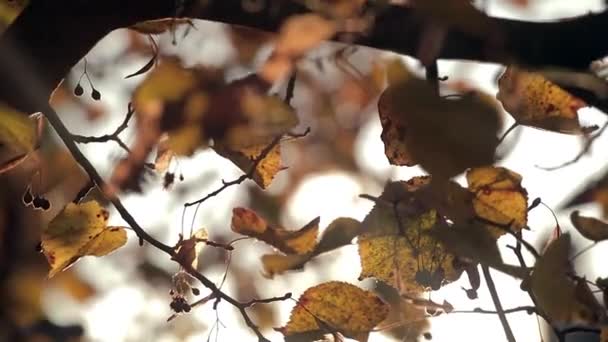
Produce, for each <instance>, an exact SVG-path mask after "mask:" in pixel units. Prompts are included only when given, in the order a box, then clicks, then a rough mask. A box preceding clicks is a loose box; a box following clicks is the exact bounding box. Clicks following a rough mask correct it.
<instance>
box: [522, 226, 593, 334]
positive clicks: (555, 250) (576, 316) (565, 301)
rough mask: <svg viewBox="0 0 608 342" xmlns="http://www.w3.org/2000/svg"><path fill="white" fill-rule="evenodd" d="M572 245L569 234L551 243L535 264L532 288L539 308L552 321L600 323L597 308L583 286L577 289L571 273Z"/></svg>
mask: <svg viewBox="0 0 608 342" xmlns="http://www.w3.org/2000/svg"><path fill="white" fill-rule="evenodd" d="M570 246H571V244H570V235H569V234H567V233H565V234H562V235H561V236H560V237H559V238H558V239H557V240H554V241H553V242H552V243H551V244H549V246H548V247H547V249H546V251H545V253H544V254H543V255H542V256H541V257H540V258H539V259H538V260H537V261H536V264H535V265H534V272H532V277H531V279H530V286H531V290H532V292H533V293H534V296H535V298H536V302H537V304H538V306H539V308H540V309H541V310H542V311H543V312H544V313H545V314H547V316H549V318H550V319H551V320H553V321H555V322H561V323H584V324H590V323H593V324H595V323H597V322H596V321H594V320H595V319H597V317H599V316H598V313H597V312H596V308H595V307H594V306H593V305H589V303H588V302H586V301H585V300H584V299H583V298H582V297H581V295H580V289H578V290H577V284H576V283H575V282H574V281H573V279H572V277H571V276H570V274H571V273H572V267H571V265H570V261H569V259H568V258H569V254H570ZM579 286H580V285H579ZM556 298H559V300H556Z"/></svg>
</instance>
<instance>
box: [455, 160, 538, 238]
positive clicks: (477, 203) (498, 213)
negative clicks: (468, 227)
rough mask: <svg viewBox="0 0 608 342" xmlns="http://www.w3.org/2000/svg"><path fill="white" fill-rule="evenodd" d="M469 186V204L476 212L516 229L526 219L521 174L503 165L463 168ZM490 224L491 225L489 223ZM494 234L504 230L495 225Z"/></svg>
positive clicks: (525, 200)
mask: <svg viewBox="0 0 608 342" xmlns="http://www.w3.org/2000/svg"><path fill="white" fill-rule="evenodd" d="M466 176H467V182H468V183H469V190H470V191H471V192H473V193H474V194H475V198H474V199H473V207H474V208H475V212H476V213H477V216H478V217H480V218H482V219H485V220H487V221H490V222H495V223H497V224H500V225H510V228H511V229H512V230H515V231H518V230H521V229H522V228H523V227H525V226H526V225H527V222H528V193H527V192H526V189H524V188H523V187H522V186H521V176H520V175H519V174H517V173H515V172H513V171H511V170H509V169H506V168H504V167H493V166H489V167H480V168H474V169H470V170H469V171H467V175H466ZM490 227H492V225H490ZM490 232H491V234H492V235H493V236H495V237H496V238H498V237H500V236H502V235H503V234H505V231H504V230H501V229H498V228H496V227H494V228H491V229H490Z"/></svg>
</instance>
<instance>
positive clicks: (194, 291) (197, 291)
mask: <svg viewBox="0 0 608 342" xmlns="http://www.w3.org/2000/svg"><path fill="white" fill-rule="evenodd" d="M192 294H193V295H195V296H198V295H199V294H201V291H200V290H199V289H197V288H196V287H193V288H192Z"/></svg>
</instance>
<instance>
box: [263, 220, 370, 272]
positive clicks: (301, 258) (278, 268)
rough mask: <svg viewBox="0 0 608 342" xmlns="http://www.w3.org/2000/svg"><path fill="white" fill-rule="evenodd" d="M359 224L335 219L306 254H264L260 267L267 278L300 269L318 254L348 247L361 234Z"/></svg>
mask: <svg viewBox="0 0 608 342" xmlns="http://www.w3.org/2000/svg"><path fill="white" fill-rule="evenodd" d="M361 227H362V226H361V223H360V222H359V221H357V220H355V219H352V218H347V217H341V218H337V219H335V220H334V221H333V222H332V223H330V224H329V226H327V228H325V230H324V231H323V234H322V235H321V239H320V240H319V243H318V244H317V245H316V246H315V247H314V249H313V250H312V251H310V252H308V253H306V254H266V255H264V256H262V265H263V266H264V273H265V275H266V276H267V277H272V276H274V275H275V274H281V273H284V272H285V271H289V270H295V269H299V268H302V267H303V266H304V264H305V263H307V262H308V261H310V260H311V259H312V258H314V257H316V256H317V255H319V254H322V253H326V252H329V251H332V250H334V249H337V248H340V247H342V246H346V245H349V244H350V243H351V242H352V240H353V239H354V238H355V237H357V236H358V235H359V234H360V233H361Z"/></svg>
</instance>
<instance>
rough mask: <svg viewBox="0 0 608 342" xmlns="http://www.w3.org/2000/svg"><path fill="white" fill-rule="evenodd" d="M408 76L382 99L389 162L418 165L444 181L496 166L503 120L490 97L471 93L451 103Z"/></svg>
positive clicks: (384, 132)
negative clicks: (499, 133)
mask: <svg viewBox="0 0 608 342" xmlns="http://www.w3.org/2000/svg"><path fill="white" fill-rule="evenodd" d="M407 72H408V71H407V70H406V71H405V76H404V77H402V80H401V81H399V82H396V83H393V84H391V85H390V86H389V87H388V88H387V89H386V90H385V91H384V92H383V93H382V95H381V96H380V99H379V100H378V110H379V115H380V120H381V123H382V126H383V127H382V128H383V133H382V138H383V141H384V144H385V153H386V155H387V157H388V158H389V161H390V162H391V163H392V164H396V165H409V166H411V165H415V164H420V166H422V167H423V168H424V169H425V170H426V171H428V172H429V173H430V174H432V175H433V176H435V177H436V178H441V179H446V178H450V177H453V176H455V175H457V174H459V173H461V172H462V171H464V170H465V169H467V168H470V167H477V166H485V165H490V164H492V163H493V162H494V151H495V149H496V146H497V145H498V138H497V137H496V134H497V132H498V130H499V129H500V127H501V122H500V120H499V113H498V110H497V108H496V106H495V105H494V104H493V103H492V101H491V100H490V98H489V97H488V96H485V95H482V94H479V93H471V94H467V95H463V96H462V97H461V98H458V99H455V100H448V99H445V98H442V97H439V96H438V95H437V93H436V91H435V89H434V87H433V86H432V85H431V84H429V82H427V81H426V80H422V79H419V78H417V77H416V76H415V75H413V74H412V73H409V75H408V74H407ZM389 79H390V77H389Z"/></svg>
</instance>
